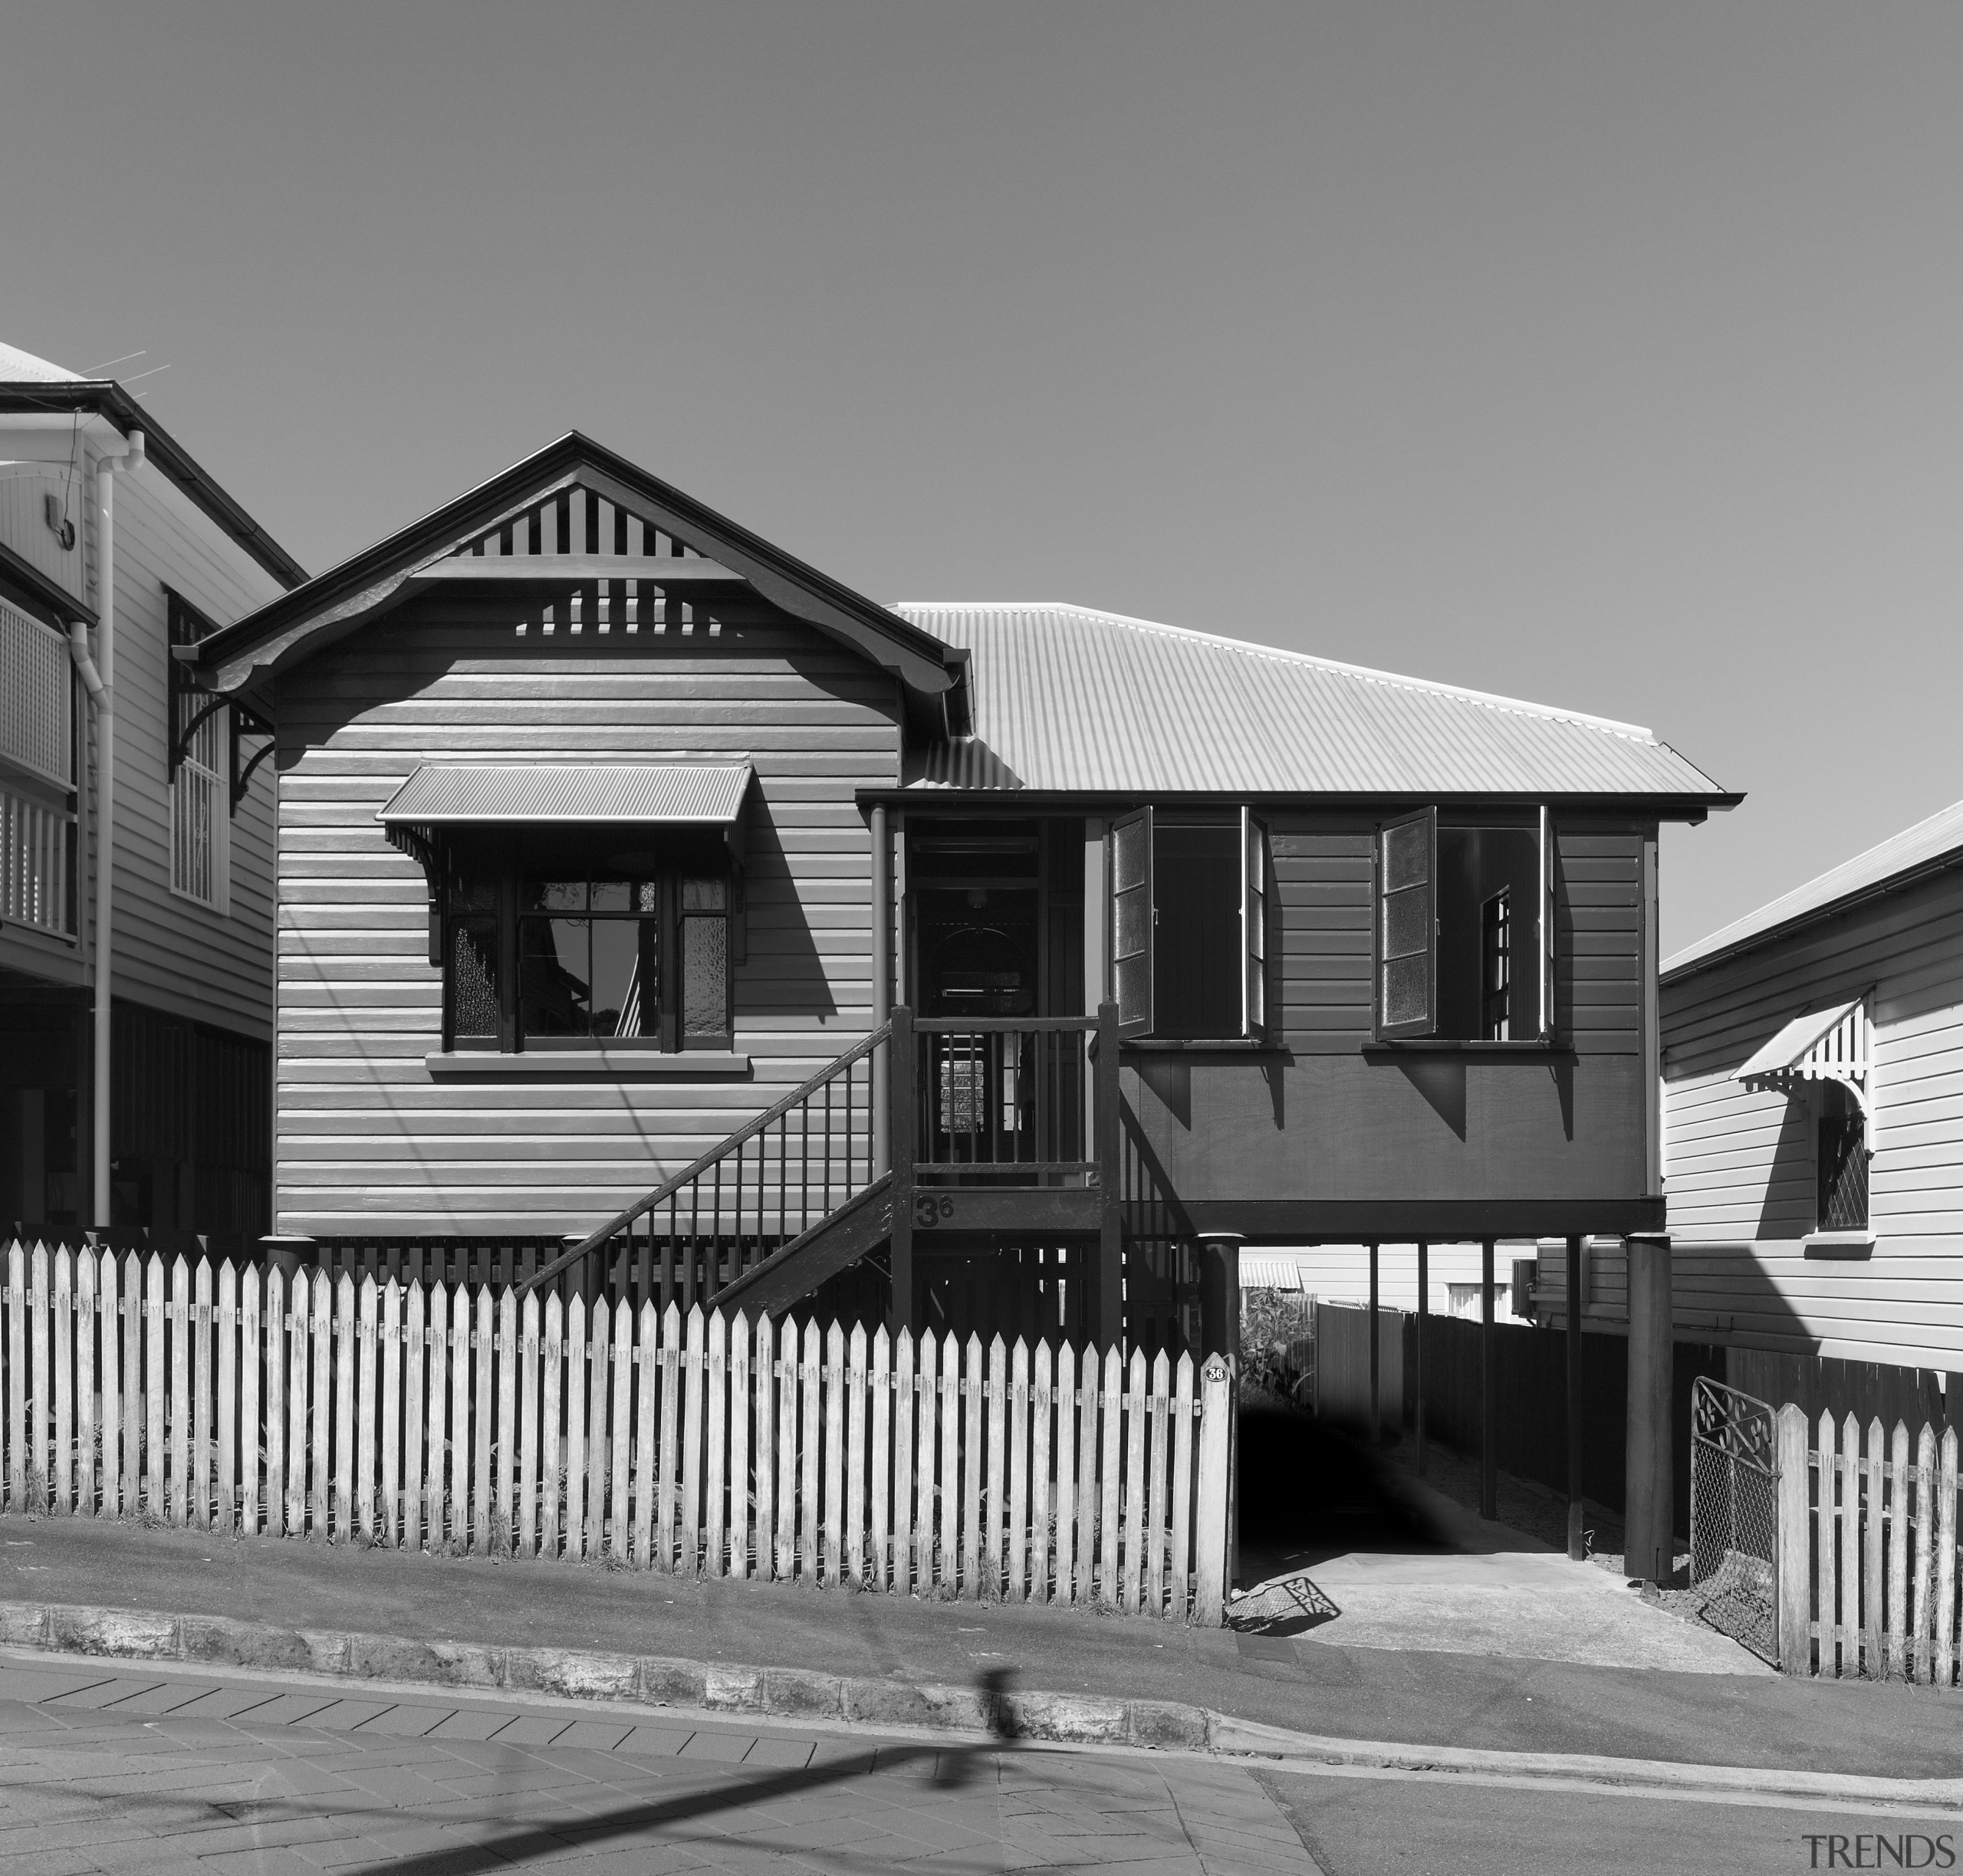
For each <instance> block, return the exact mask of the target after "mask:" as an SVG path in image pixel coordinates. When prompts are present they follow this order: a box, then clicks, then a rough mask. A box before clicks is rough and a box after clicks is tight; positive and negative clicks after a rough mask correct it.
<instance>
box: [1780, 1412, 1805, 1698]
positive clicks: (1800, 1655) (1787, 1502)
mask: <svg viewBox="0 0 1963 1876" xmlns="http://www.w3.org/2000/svg"><path fill="white" fill-rule="evenodd" d="M1778 1443H1779V1519H1778V1535H1777V1542H1776V1543H1775V1544H1774V1548H1773V1559H1774V1562H1773V1569H1774V1576H1775V1579H1776V1581H1777V1593H1778V1598H1779V1609H1778V1627H1777V1653H1778V1657H1779V1671H1780V1672H1781V1674H1800V1675H1805V1674H1811V1673H1812V1672H1813V1637H1812V1620H1813V1544H1812V1533H1811V1531H1810V1529H1809V1528H1808V1527H1809V1525H1810V1523H1811V1513H1812V1508H1811V1506H1810V1503H1809V1502H1808V1500H1809V1498H1810V1493H1809V1490H1808V1479H1807V1417H1806V1414H1805V1412H1804V1410H1803V1409H1801V1408H1798V1407H1796V1406H1794V1405H1792V1404H1791V1403H1790V1401H1789V1402H1788V1403H1787V1405H1785V1406H1784V1407H1782V1408H1780V1410H1779V1431H1778Z"/></svg>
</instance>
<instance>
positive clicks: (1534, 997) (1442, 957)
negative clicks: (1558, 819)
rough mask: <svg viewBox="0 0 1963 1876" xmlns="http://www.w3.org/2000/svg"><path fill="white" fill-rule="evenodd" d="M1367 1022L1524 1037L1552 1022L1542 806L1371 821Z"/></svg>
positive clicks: (1463, 1038)
mask: <svg viewBox="0 0 1963 1876" xmlns="http://www.w3.org/2000/svg"><path fill="white" fill-rule="evenodd" d="M1553 859H1554V848H1553V838H1552V830H1551V828H1550V824H1549V821H1548V817H1547V811H1546V810H1544V809H1543V810H1540V813H1539V815H1538V816H1537V820H1536V821H1535V822H1528V821H1527V820H1519V821H1515V822H1514V823H1512V824H1511V825H1509V824H1508V823H1507V822H1506V821H1505V820H1503V819H1501V817H1499V816H1494V817H1493V818H1492V819H1491V820H1483V819H1482V820H1474V819H1472V818H1471V817H1469V816H1468V817H1465V818H1463V819H1462V818H1460V817H1459V816H1453V817H1452V819H1450V820H1442V818H1441V816H1440V815H1439V811H1438V810H1436V809H1435V808H1427V809H1425V810H1422V811H1421V812H1420V813H1416V814H1412V815H1407V816H1404V817H1403V818H1402V819H1401V820H1395V821H1390V822H1387V823H1385V824H1384V825H1383V826H1381V827H1379V829H1378V830H1377V836H1376V856H1375V871H1376V1033H1377V1034H1378V1036H1379V1037H1382V1038H1384V1039H1386V1040H1396V1039H1399V1038H1402V1037H1431V1038H1436V1039H1438V1040H1442V1041H1458V1042H1527V1041H1533V1040H1538V1039H1541V1038H1544V1037H1549V1036H1551V1034H1552V1033H1553V1031H1554V970H1553V960H1554V951H1553V930H1554V918H1553V902H1554V898H1553V895H1554V867H1553Z"/></svg>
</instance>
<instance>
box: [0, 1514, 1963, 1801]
mask: <svg viewBox="0 0 1963 1876" xmlns="http://www.w3.org/2000/svg"><path fill="white" fill-rule="evenodd" d="M1567 1567H1570V1568H1573V1569H1576V1570H1577V1573H1579V1572H1580V1569H1581V1568H1582V1566H1567ZM1587 1575H1589V1576H1590V1577H1591V1578H1595V1579H1598V1580H1608V1582H1609V1588H1610V1590H1611V1591H1613V1590H1614V1585H1613V1581H1612V1580H1610V1579H1601V1573H1600V1572H1596V1571H1592V1570H1591V1571H1589V1572H1587ZM1351 1593H1353V1592H1351ZM1591 1593H1593V1592H1591ZM1630 1600H1631V1601H1632V1602H1633V1601H1634V1600H1635V1598H1633V1597H1632V1598H1630ZM0 1602H10V1603H14V1604H17V1605H18V1604H23V1603H41V1604H48V1603H59V1604H79V1605H96V1606H100V1607H106V1608H116V1609H123V1610H131V1611H162V1612H169V1613H172V1614H174V1615H201V1616H207V1617H216V1618H235V1619H238V1620H242V1621H254V1622H260V1623H265V1624H270V1625H276V1626H279V1627H282V1628H288V1629H296V1630H297V1629H304V1630H308V1631H348V1632H352V1633H355V1634H359V1635H378V1634H385V1635H391V1636H396V1637H402V1638H408V1639H410V1640H413V1641H446V1640H449V1641H466V1642H469V1643H472V1644H480V1645H482V1644H490V1645H495V1646H498V1647H512V1648H560V1649H568V1650H590V1651H600V1652H606V1653H615V1654H635V1655H654V1656H661V1657H665V1658H669V1659H673V1660H685V1661H696V1662H702V1663H707V1664H712V1665H714V1664H720V1665H723V1666H728V1665H734V1664H748V1665H752V1666H768V1667H774V1668H788V1669H802V1670H806V1671H811V1672H813V1673H817V1674H834V1675H845V1676H857V1677H866V1678H869V1679H879V1680H885V1681H892V1682H896V1683H902V1684H911V1685H913V1686H919V1685H922V1684H931V1685H939V1686H952V1687H975V1686H976V1685H977V1684H978V1683H980V1682H981V1681H982V1680H983V1679H984V1677H991V1676H1006V1677H1008V1678H1007V1682H1006V1684H1008V1685H1011V1686H1013V1687H1015V1688H1017V1689H1018V1690H1022V1691H1025V1692H1031V1693H1034V1692H1039V1691H1040V1692H1049V1693H1054V1694H1085V1695H1094V1696H1102V1697H1107V1698H1110V1699H1114V1700H1140V1701H1164V1702H1179V1703H1185V1704H1188V1705H1190V1706H1192V1707H1199V1708H1206V1709H1210V1710H1213V1711H1214V1712H1216V1713H1223V1714H1226V1715H1229V1716H1232V1717H1235V1718H1237V1719H1241V1720H1250V1721H1253V1722H1256V1723H1261V1724H1265V1725H1268V1726H1273V1727H1285V1728H1289V1729H1292V1730H1297V1731H1300V1732H1306V1733H1316V1734H1320V1735H1325V1736H1344V1737H1347V1738H1357V1739H1366V1740H1387V1741H1394V1742H1397V1743H1402V1744H1411V1745H1436V1746H1476V1747H1485V1748H1488V1749H1494V1750H1510V1751H1524V1752H1562V1753H1596V1754H1601V1755H1606V1756H1614V1757H1621V1758H1637V1759H1659V1760H1667V1761H1671V1762H1674V1763H1685V1764H1710V1765H1720V1766H1789V1767H1794V1768H1797V1769H1813V1770H1817V1771H1821V1772H1840V1773H1857V1774H1865V1775H1869V1776H1894V1777H1898V1778H1904V1777H1934V1776H1946V1775H1948V1774H1950V1773H1952V1772H1953V1771H1954V1769H1955V1765H1956V1763H1957V1758H1958V1745H1959V1744H1963V1694H1949V1695H1942V1694H1933V1693H1932V1692H1930V1691H1929V1690H1925V1689H1920V1688H1909V1687H1899V1686H1889V1687H1882V1686H1874V1685H1869V1684H1857V1683H1816V1682H1800V1681H1787V1680H1784V1679H1783V1678H1781V1677H1777V1676H1772V1675H1766V1674H1761V1673H1758V1672H1756V1671H1740V1672H1738V1673H1737V1674H1725V1673H1714V1672H1710V1671H1704V1672H1684V1671H1679V1670H1675V1669H1669V1668H1649V1669H1640V1668H1629V1667H1601V1666H1596V1665H1590V1664H1582V1663H1577V1662H1574V1661H1547V1660H1529V1659H1521V1658H1514V1657H1511V1656H1488V1655H1481V1654H1476V1653H1473V1652H1470V1651H1464V1650H1458V1651H1452V1650H1439V1649H1426V1650H1419V1649H1416V1648H1384V1647H1380V1646H1376V1645H1369V1644H1363V1643H1361V1642H1359V1641H1350V1642H1345V1641H1331V1640H1323V1639H1321V1638H1320V1637H1321V1636H1322V1635H1324V1634H1325V1633H1327V1632H1329V1631H1330V1628H1334V1626H1335V1625H1329V1627H1328V1628H1323V1629H1316V1630H1311V1631H1309V1632H1307V1633H1306V1634H1300V1635H1257V1634H1237V1633H1235V1632H1233V1631H1228V1630H1217V1629H1216V1630H1206V1629H1198V1628H1187V1627H1185V1626H1183V1625H1177V1626H1175V1625H1171V1624H1167V1623H1161V1622H1153V1621H1147V1620H1146V1619H1143V1618H1135V1617H1122V1616H1099V1615H1093V1614H1090V1613H1087V1612H1082V1611H1077V1610H1071V1609H1056V1608H1030V1607H1024V1606H1011V1605H1001V1604H986V1603H965V1602H964V1603H958V1604H945V1603H935V1602H919V1601H917V1600H916V1599H914V1598H909V1597H899V1596H893V1595H875V1594H870V1593H865V1594H854V1593H852V1592H846V1591H836V1590H831V1589H806V1588H803V1587H801V1586H797V1585H784V1584H758V1583H747V1584H746V1583H739V1582H727V1581H705V1582H692V1581H688V1580H685V1579H678V1578H674V1577H667V1576H660V1575H642V1574H640V1573H639V1572H627V1571H610V1570H607V1569H596V1568H590V1567H588V1568H581V1567H577V1566H569V1565H566V1564H564V1563H542V1562H505V1563H498V1562H490V1561H488V1560H478V1559H441V1558H436V1557H431V1556H420V1555H403V1554H400V1553H397V1552H389V1551H382V1550H362V1549H350V1548H348V1547H346V1546H340V1545H328V1544H316V1543H302V1542H294V1541H288V1540H273V1539H211V1538H207V1537H205V1536H201V1535H200V1534H199V1533H195V1532H181V1531H168V1530H159V1529H141V1528H140V1527H134V1526H120V1525H114V1524H108V1523H96V1522H94V1521H93V1520H85V1519H59V1518H43V1519H38V1520H28V1519H18V1520H16V1519H13V1518H8V1519H6V1520H0ZM1660 1619H1664V1620H1673V1619H1674V1618H1660ZM1361 1626H1362V1625H1358V1627H1359V1630H1360V1629H1361ZM1741 1661H1744V1662H1746V1663H1748V1664H1749V1662H1750V1658H1749V1657H1744V1656H1743V1655H1742V1654H1741ZM1753 1665H1755V1664H1753Z"/></svg>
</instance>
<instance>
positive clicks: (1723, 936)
mask: <svg viewBox="0 0 1963 1876" xmlns="http://www.w3.org/2000/svg"><path fill="white" fill-rule="evenodd" d="M1958 862H1963V801H1958V802H1956V803H1954V804H1953V805H1952V806H1951V807H1946V808H1944V809H1942V810H1940V811H1939V812H1938V813H1934V814H1932V815H1931V816H1929V817H1928V820H1922V821H1918V822H1916V823H1915V826H1912V827H1908V828H1905V829H1903V830H1902V832H1901V833H1899V834H1894V835H1891V836H1889V838H1888V839H1886V840H1884V841H1882V843H1881V844H1880V845H1879V846H1872V847H1869V849H1868V850H1867V851H1866V853H1857V854H1856V855H1855V856H1854V857H1853V859H1850V860H1843V861H1842V862H1840V865H1839V866H1833V867H1830V868H1829V869H1827V871H1826V872H1823V873H1822V874H1820V876H1819V877H1818V878H1817V879H1809V880H1808V881H1807V882H1806V884H1805V885H1803V886H1795V887H1794V889H1793V890H1792V891H1791V892H1787V893H1784V894H1782V895H1781V896H1780V897H1779V898H1777V899H1773V900H1771V902H1768V903H1767V904H1766V905H1761V906H1760V907H1759V908H1758V910H1757V911H1756V912H1748V913H1747V914H1746V915H1744V918H1737V919H1734V920H1733V921H1732V922H1731V924H1729V925H1722V926H1721V927H1719V928H1718V930H1717V931H1713V932H1712V933H1711V935H1710V936H1709V937H1708V938H1699V939H1698V941H1697V942H1696V943H1695V945H1685V947H1684V948H1683V949H1682V951H1679V952H1677V953H1676V954H1675V955H1674V956H1672V957H1669V958H1665V959H1664V961H1663V968H1662V974H1663V976H1664V977H1666V978H1667V977H1675V976H1677V975H1679V974H1681V973H1682V972H1684V971H1692V970H1695V969H1697V968H1699V967H1701V966H1702V965H1705V964H1713V963H1715V962H1716V961H1717V960H1718V958H1725V957H1729V956H1731V955H1732V954H1734V953H1735V952H1738V951H1746V950H1749V949H1750V948H1751V947H1752V946H1753V945H1760V944H1763V943H1764V942H1765V941H1767V940H1768V939H1770V938H1774V937H1778V936H1782V935H1784V934H1785V933H1786V932H1787V931H1791V930H1793V929H1794V928H1797V927H1798V926H1800V925H1807V924H1809V923H1810V922H1812V921H1813V920H1814V919H1816V918H1826V917H1827V916H1828V915H1830V914H1832V913H1833V912H1840V911H1844V910H1845V909H1846V907H1847V906H1849V905H1851V904H1852V903H1853V902H1854V901H1855V900H1856V899H1867V898H1869V897H1871V896H1873V895H1875V894H1876V893H1879V892H1892V891H1895V890H1896V889H1899V888H1901V887H1902V886H1905V885H1909V884H1910V883H1911V882H1913V881H1914V880H1916V879H1920V878H1922V876H1924V875H1925V874H1927V873H1929V872H1934V871H1935V870H1936V869H1938V868H1940V867H1944V866H1955V865H1956V864H1958Z"/></svg>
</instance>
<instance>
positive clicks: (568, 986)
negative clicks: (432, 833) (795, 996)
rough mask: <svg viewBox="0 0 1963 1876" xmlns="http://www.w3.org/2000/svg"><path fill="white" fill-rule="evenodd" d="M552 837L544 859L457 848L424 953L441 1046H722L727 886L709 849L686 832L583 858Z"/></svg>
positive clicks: (727, 1019) (728, 946)
mask: <svg viewBox="0 0 1963 1876" xmlns="http://www.w3.org/2000/svg"><path fill="white" fill-rule="evenodd" d="M563 844H564V846H567V847H568V848H570V849H571V851H570V853H564V854H561V855H559V856H554V857H552V858H550V859H548V858H547V857H546V856H545V855H544V853H534V854H532V855H531V856H524V855H522V854H521V855H518V856H510V855H505V856H486V855H484V854H482V853H480V854H477V855H474V856H473V855H471V854H469V853H465V854H463V855H461V856H459V863H458V864H457V866H456V868H455V872H454V873H453V876H452V878H451V879H450V880H449V883H448V884H447V885H446V886H445V888H444V889H443V891H442V895H441V898H442V909H441V911H440V912H439V914H438V923H439V928H438V931H437V933H436V938H437V944H436V947H435V957H434V958H432V961H440V962H441V964H442V970H443V979H444V985H443V1010H444V1030H445V1042H446V1046H448V1047H449V1048H452V1049H465V1050H469V1049H500V1050H551V1049H582V1048H590V1047H594V1046H597V1045H600V1044H602V1043H640V1046H643V1047H644V1048H647V1049H650V1050H656V1051H659V1052H660V1053H664V1054H672V1053H677V1052H679V1051H682V1050H692V1049H715V1050H723V1049H727V1048H728V1046H730V1037H731V1016H730V963H731V958H732V933H731V913H732V902H733V899H734V896H735V895H734V889H733V882H732V879H731V877H730V876H729V873H728V869H727V866H726V862H723V861H722V858H721V855H720V853H719V852H718V851H717V850H716V849H715V846H712V843H707V842H702V841H694V842H691V841H689V840H687V839H681V840H678V841H677V842H676V843H675V849H676V850H675V851H674V852H673V853H671V854H669V855H667V856H654V855H631V854H630V855H626V856H615V857H614V858H613V859H607V858H604V857H601V858H597V859H592V860H589V861H588V862H587V863H586V864H584V865H581V864H580V863H579V855H578V852H577V849H578V847H579V846H580V842H579V840H578V839H577V836H572V837H570V838H569V839H568V840H567V842H566V843H563ZM698 846H699V847H702V848H704V849H706V850H705V851H703V852H696V851H695V850H693V849H695V848H696V847H698Z"/></svg>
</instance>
